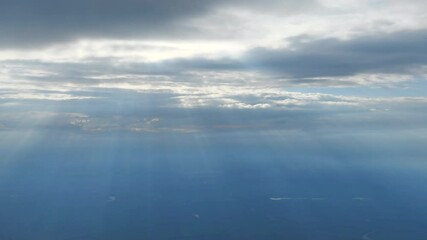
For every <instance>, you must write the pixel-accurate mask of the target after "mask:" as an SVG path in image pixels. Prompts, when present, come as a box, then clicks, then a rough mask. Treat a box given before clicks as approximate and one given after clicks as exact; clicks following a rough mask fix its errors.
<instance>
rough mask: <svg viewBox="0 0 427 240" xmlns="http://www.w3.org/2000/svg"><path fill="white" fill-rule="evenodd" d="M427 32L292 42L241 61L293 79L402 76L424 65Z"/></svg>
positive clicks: (299, 39) (298, 39)
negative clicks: (385, 74)
mask: <svg viewBox="0 0 427 240" xmlns="http://www.w3.org/2000/svg"><path fill="white" fill-rule="evenodd" d="M425 52H427V31H425V30H423V31H405V32H396V33H392V34H381V35H375V36H367V37H360V38H356V39H350V40H339V39H334V38H328V39H321V40H313V39H310V38H306V37H300V38H295V39H294V41H293V42H292V43H291V46H290V48H286V49H267V48H257V49H253V50H251V51H249V52H248V53H247V54H246V55H245V56H244V58H243V61H244V62H245V64H246V65H249V66H250V67H251V68H253V69H260V70H263V71H266V72H271V73H275V74H278V75H282V76H286V77H294V78H312V77H330V76H349V75H355V74H359V73H405V72H408V71H409V70H411V69H412V68H417V67H420V66H422V65H426V64H427V55H426V54H425Z"/></svg>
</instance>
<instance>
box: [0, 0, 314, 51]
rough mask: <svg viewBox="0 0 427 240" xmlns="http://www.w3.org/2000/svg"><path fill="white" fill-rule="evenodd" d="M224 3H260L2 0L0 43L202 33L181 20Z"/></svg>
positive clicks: (307, 1)
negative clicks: (185, 24)
mask: <svg viewBox="0 0 427 240" xmlns="http://www.w3.org/2000/svg"><path fill="white" fill-rule="evenodd" d="M314 2H315V1H313V0H304V1H300V2H298V3H296V2H295V1H285V2H283V1H277V0H269V1H268V3H266V4H263V6H264V7H263V8H262V9H270V7H265V6H271V9H274V8H275V7H276V8H277V6H279V5H280V6H282V9H283V10H287V12H291V11H292V10H295V11H301V10H302V9H304V8H307V6H309V5H311V4H312V3H313V4H314ZM223 5H227V6H228V7H237V6H239V7H243V8H259V7H260V6H259V5H260V4H259V3H257V1H250V2H245V1H242V0H233V1H225V0H220V1H214V0H198V1H194V0H123V1H112V0H108V1H101V0H76V1H53V0H41V1H29V0H17V1H14V0H1V1H0V32H1V33H2V34H1V37H0V45H3V46H7V47H34V46H39V45H46V44H49V43H56V42H61V41H68V40H73V39H76V38H113V39H121V38H148V39H153V38H171V37H175V38H185V37H186V36H193V37H194V36H196V38H203V37H204V36H203V34H201V33H200V31H201V29H202V28H203V26H195V27H188V26H187V27H185V26H184V25H183V24H181V23H182V21H184V20H188V19H192V18H194V17H198V16H203V15H204V14H207V13H209V12H210V11H212V10H213V9H215V8H217V7H219V6H223Z"/></svg>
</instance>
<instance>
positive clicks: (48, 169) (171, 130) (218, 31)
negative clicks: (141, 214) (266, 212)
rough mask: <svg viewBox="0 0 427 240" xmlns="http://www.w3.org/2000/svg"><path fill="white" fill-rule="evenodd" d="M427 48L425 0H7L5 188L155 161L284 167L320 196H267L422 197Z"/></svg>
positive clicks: (2, 24)
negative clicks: (342, 186) (321, 181)
mask: <svg viewBox="0 0 427 240" xmlns="http://www.w3.org/2000/svg"><path fill="white" fill-rule="evenodd" d="M426 53H427V2H426V1H425V0H409V1H398V0H357V1H356V0H346V1H342V0H299V1H296V0H280V1H279V0H263V1H257V0H246V1H244V0H215V1H214V0H198V1H192V0H122V1H112V0H103V1H100V0H75V1H54V0H39V1H31V0H0V157H1V160H0V166H1V168H2V169H3V170H1V171H0V185H1V186H7V185H8V183H10V182H15V181H14V180H16V179H20V181H22V182H23V183H22V184H23V186H27V184H30V183H31V182H32V181H34V179H39V180H40V178H41V177H42V178H43V177H46V176H47V179H48V180H46V181H49V179H50V180H52V179H57V180H58V179H61V176H63V175H61V174H65V175H66V176H68V177H69V175H67V174H68V172H67V173H66V171H67V170H66V168H67V167H70V168H73V167H79V168H80V171H83V170H84V171H89V172H90V171H96V170H95V169H96V168H99V169H101V170H100V171H104V172H105V174H106V175H102V174H101V175H102V177H105V178H107V175H108V176H110V175H111V174H112V173H111V172H108V171H113V170H111V168H114V167H112V166H118V167H119V168H120V167H121V168H123V169H128V170H126V171H131V170H130V169H132V166H134V167H136V168H138V167H137V166H139V167H141V166H140V165H138V164H137V163H136V162H135V161H136V159H140V158H142V159H148V160H144V161H155V159H161V160H158V161H160V163H157V165H156V164H154V163H151V162H150V164H153V166H152V165H150V164H149V165H150V166H152V167H153V168H155V169H156V171H157V170H159V169H163V168H165V169H178V170H177V171H178V172H179V171H182V172H181V173H182V174H184V173H188V174H193V173H194V171H195V172H200V171H201V172H203V173H206V171H208V170H212V169H214V170H215V171H218V172H220V173H221V172H223V174H224V175H226V176H229V175H228V174H229V173H230V171H231V172H233V173H234V170H230V169H234V168H235V167H236V166H237V167H236V168H237V169H239V168H241V169H243V170H240V172H239V171H237V170H236V171H237V172H239V173H240V174H243V175H242V176H246V175H245V174H249V173H251V174H254V175H255V176H257V177H259V178H260V179H261V178H262V179H264V178H265V177H266V176H267V175H268V174H267V173H268V172H270V173H271V174H273V176H276V175H277V177H278V176H280V173H279V172H276V171H275V170H274V169H275V168H279V169H282V170H283V171H284V172H286V173H289V174H291V175H292V174H296V175H295V176H298V177H295V178H290V180H289V179H288V181H290V182H289V183H288V185H289V186H290V185H292V184H293V183H295V184H296V185H298V184H302V185H301V186H302V188H303V187H305V188H304V189H306V190H307V191H306V192H304V191H303V192H298V191H296V192H295V191H294V192H293V190H292V191H291V190H289V192H287V191H286V189H285V190H283V191H279V190H277V189H275V188H274V189H275V190H274V191H273V190H272V192H271V194H270V193H267V192H266V191H267V190H269V189H270V188H268V187H267V188H266V189H264V190H263V192H264V193H265V194H266V195H265V196H262V197H263V198H265V199H270V198H272V199H273V200H286V199H288V200H289V199H294V198H295V197H301V195H304V197H305V198H314V199H317V198H319V195H320V197H322V196H324V195H327V196H329V195H328V194H330V193H331V191H328V190H327V187H325V188H321V189H324V190H325V192H323V193H322V192H321V191H320V192H319V191H318V189H317V190H316V187H315V186H317V185H315V184H314V182H315V180H313V179H316V178H317V177H318V176H326V179H327V180H325V181H326V182H325V186H326V185H328V184H333V182H334V181H335V178H334V177H332V178H329V177H330V176H334V175H335V176H345V175H346V174H348V175H351V176H355V178H354V179H359V178H357V177H356V176H369V179H370V180H366V179H364V180H363V181H361V182H363V184H366V185H364V186H365V187H361V188H357V187H356V189H358V190H357V191H356V190H355V192H347V190H345V191H344V190H342V191H340V190H336V188H334V189H335V190H334V191H332V192H333V193H334V194H335V193H337V194H340V193H344V192H345V194H344V195H345V196H347V195H348V198H349V199H352V198H354V199H356V200H357V199H359V200H360V199H371V198H372V196H371V195H372V194H373V192H374V190H373V189H374V188H375V186H384V188H387V189H392V187H391V186H393V185H397V186H398V187H397V189H394V190H390V191H392V192H393V194H391V193H390V194H391V195H392V196H398V195H401V194H410V195H411V196H412V198H411V199H413V200H414V199H416V201H417V203H420V202H422V201H421V200H426V199H427V194H426V193H425V191H421V190H420V189H419V188H417V187H419V184H420V182H419V180H421V179H424V178H423V177H422V176H423V175H425V173H426V171H427V168H426V167H427V165H426V162H425V156H426V154H427V150H426V148H425V146H426V144H427V54H426ZM174 156H175V157H174ZM194 158H197V159H199V160H200V162H197V161H195V160H194ZM123 159H125V160H123ZM126 159H127V160H126ZM174 159H175V160H174ZM185 159H187V160H185ZM188 159H191V160H188ZM224 159H232V160H230V161H231V163H229V164H231V165H227V163H226V160H224ZM242 159H246V160H247V162H245V161H244V160H242ZM102 160H105V162H103V161H102ZM122 160H123V162H122V163H117V162H120V161H122ZM141 161H143V160H141ZM175 161H178V162H179V163H177V162H175ZM73 162H74V165H73ZM263 163H264V164H265V165H262V164H263ZM121 164H122V165H121ZM125 164H128V165H126V166H127V167H128V168H126V166H125ZM140 164H142V163H140ZM147 164H148V163H147ZM144 166H145V165H144ZM31 168H34V171H35V173H32V174H29V173H28V172H27V170H28V169H31ZM53 168H54V169H56V170H55V171H56V172H55V171H54V170H53ZM121 168H120V169H121ZM82 169H83V170H82ZM227 169H228V170H227ZM257 169H258V170H257ZM193 170H194V171H193ZM196 170H197V171H196ZM226 170H227V171H226ZM246 170H247V171H246ZM64 171H65V172H64ZM70 171H71V170H70ZM76 171H77V172H79V170H76ZM159 171H160V170H159ZM189 171H190V172H189ZM191 171H193V172H191ZM212 171H213V170H212ZM104 172H103V173H104ZM113 172H114V171H113ZM80 173H81V172H80ZM297 173H298V174H297ZM26 174H29V175H26ZM33 174H35V175H33ZM46 174H47V175H46ZM162 174H166V173H164V172H162ZM65 175H64V176H65ZM184 175H185V174H184ZM220 175H221V174H220ZM220 175H218V176H217V175H215V176H216V177H218V178H219V176H220ZM231 175H233V174H231V173H230V176H231ZM313 175H315V176H316V177H313ZM327 176H329V177H327ZM376 176H382V177H376ZM409 176H413V178H410V177H409ZM230 178H231V177H230ZM242 178H243V179H245V177H242ZM299 178H301V179H299ZM43 179H44V178H43ZM256 179H257V178H256ZM268 179H270V178H268ZM292 179H293V180H292ZM295 179H299V180H295ZM354 179H353V180H354ZM98 180H99V181H101V178H100V179H98ZM140 180H141V179H139V178H138V181H140ZM252 180H253V179H252ZM252 180H250V181H252ZM353 180H351V181H350V180H348V179H347V180H345V181H344V182H345V183H347V184H350V183H349V182H351V183H352V184H353V183H354V182H352V181H353ZM424 180H425V179H424ZM58 181H59V183H61V181H60V180H58ZM79 181H80V182H79V183H76V184H77V185H78V184H84V181H83V180H82V179H80V180H79ZM81 181H83V183H82V182H81ZM165 181H166V180H165ZM171 181H172V180H171ZM223 181H225V182H227V180H223ZM230 181H231V180H230ZM253 181H254V182H256V181H255V180H253ZM266 181H267V182H269V181H270V180H266ZM271 181H273V180H271ZM292 181H293V182H292ZM346 181H347V182H346ZM354 181H356V180H354ZM369 181H370V182H369ZM35 182H36V183H37V187H39V189H42V190H43V189H44V190H46V191H45V192H46V194H48V193H47V192H49V194H52V193H51V192H50V191H47V189H48V187H46V186H45V185H43V184H44V182H43V184H42V183H41V182H37V181H35ZM166 182H167V181H166ZM219 182H220V180H218V182H216V184H219ZM356 182H357V181H356ZM59 183H58V184H59ZM270 183H271V182H270ZM291 183H292V184H291ZM311 183H312V184H311ZM40 184H41V185H40ZM64 184H65V183H64ZM67 184H71V183H69V182H67ZM67 184H65V185H64V186H74V185H73V184H71V185H67ZM90 184H95V183H93V182H91V183H90ZM99 184H100V183H99ZM117 184H118V185H119V186H120V184H119V183H117ZM183 184H184V183H183ZM274 184H277V183H276V182H274ZM354 184H355V183H354ZM360 184H362V183H360ZM356 185H357V184H356ZM94 186H97V187H98V189H99V188H101V186H103V188H102V189H104V188H105V189H107V188H106V187H105V186H104V185H102V184H101V185H96V184H95V185H94ZM256 186H258V185H256ZM274 186H276V185H274ZM322 186H323V185H322ZM348 186H349V185H347V187H348ZM366 186H369V187H366ZM44 187H45V188H44ZM58 187H59V186H58ZM118 188H120V187H118ZM302 188H301V189H302ZM379 188H381V187H379ZM5 189H7V190H5ZM17 189H18V190H16V189H15V190H13V189H12V188H11V189H9V188H4V189H3V190H0V198H1V197H4V196H8V197H10V196H15V195H16V196H18V195H19V194H17V193H16V191H17V192H19V191H22V192H25V191H27V190H28V189H27V188H26V187H23V188H22V189H21V190H19V189H20V188H17ZM184 189H185V187H184ZM271 189H273V187H271ZM271 189H270V190H271ZM291 189H292V188H291ZM301 189H300V190H301ZM366 189H369V191H367V192H365V193H364V192H363V190H366ZM51 190H52V189H51ZM246 190H247V192H246V193H247V194H252V191H255V190H253V189H246ZM105 191H106V192H105V193H102V194H106V195H105V198H106V199H107V201H110V200H111V199H113V200H115V199H116V195H118V194H117V193H116V194H113V193H107V192H108V191H109V190H108V191H107V190H105ZM242 191H243V190H242ZM343 191H344V192H343ZM418 191H419V192H418ZM22 192H21V194H23V193H22ZM56 193H57V192H56ZM291 193H293V194H294V195H292V194H291ZM314 193H316V194H314ZM57 194H58V193H57ZM84 194H87V193H86V192H85V193H84ZM102 194H101V195H102ZM289 194H290V195H292V196H289ZM295 194H296V195H298V194H299V196H295ZM363 194H365V195H367V196H365V195H363ZM110 195H114V197H113V198H111V196H110ZM30 197H34V195H31V194H30ZM334 197H336V194H335V195H334V196H332V197H331V196H329V198H334ZM383 197H384V196H383ZM119 198H120V197H119V196H117V199H119ZM379 198H381V197H379ZM108 199H109V200H108ZM297 199H298V198H297ZM113 200H111V201H113ZM1 201H3V200H0V202H1ZM57 201H59V202H60V201H62V200H57ZM402 201H403V200H402ZM414 201H415V200H414ZM57 203H58V202H57ZM405 203H406V204H407V206H408V207H409V206H410V205H411V203H410V202H405ZM414 206H419V205H416V204H415V205H414ZM32 214H33V215H34V216H35V215H37V214H36V213H34V212H33V213H32ZM191 214H193V215H194V214H195V213H190V215H191ZM194 216H196V215H194ZM197 216H199V215H197ZM197 218H198V217H197ZM2 219H4V218H2V217H1V216H0V221H1V220H2ZM18 222H19V219H16V224H17V225H19V224H18ZM46 224H47V223H46ZM28 229H32V228H31V227H29V228H28ZM37 229H39V228H37ZM10 231H13V230H10ZM10 231H9V232H1V231H0V236H6V238H7V237H8V236H10V235H11V234H12V232H10ZM40 231H41V230H40ZM366 231H367V232H368V235H366V236H365V238H363V239H365V240H366V239H368V240H369V239H371V238H372V239H374V238H373V237H371V238H370V237H369V234H370V232H369V229H367V230H366ZM38 233H39V235H37V236H40V239H45V238H43V237H46V235H43V234H46V232H38ZM365 233H366V232H365ZM2 234H3V235H2ZM49 234H56V233H49ZM153 234H154V235H155V233H153ZM113 235H114V234H113ZM154 235H153V236H154ZM360 235H361V236H364V235H363V232H362V233H361V234H360ZM49 236H50V235H49ZM54 236H56V235H54ZM384 236H385V235H384ZM157 238H158V239H162V238H161V237H157ZM9 239H11V238H9ZM16 239H26V237H25V236H22V238H19V237H18V238H16ZM27 239H28V238H27ZM35 239H37V238H35ZM58 239H59V238H58ZM64 239H65V238H64ZM103 239H108V238H103ZM112 239H113V238H112ZM129 239H132V238H129ZM135 239H136V238H135ZM164 239H167V238H164ZM277 239H279V238H277ZM308 239H311V238H308ZM325 239H326V238H325ZM378 239H381V238H378ZM384 239H387V238H386V237H384ZM388 239H392V238H390V236H388ZM413 239H418V238H416V236H413ZM420 239H421V238H420Z"/></svg>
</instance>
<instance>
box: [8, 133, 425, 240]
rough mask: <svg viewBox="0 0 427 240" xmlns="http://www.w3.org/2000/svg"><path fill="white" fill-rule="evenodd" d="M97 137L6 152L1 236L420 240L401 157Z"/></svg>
mask: <svg viewBox="0 0 427 240" xmlns="http://www.w3.org/2000/svg"><path fill="white" fill-rule="evenodd" d="M98 137H99V138H98V139H97V138H95V137H92V136H86V137H80V138H78V139H70V138H67V139H62V138H61V137H58V136H51V135H43V136H41V137H40V136H39V137H38V138H37V139H33V140H32V143H31V144H26V145H25V146H16V148H15V149H13V147H12V143H13V142H14V141H12V140H13V139H14V138H13V137H11V138H10V140H9V142H10V144H9V149H7V148H6V147H7V146H6V145H7V144H3V146H6V147H4V148H3V149H2V152H3V153H8V154H9V155H7V154H4V160H3V162H2V163H1V164H2V166H1V168H0V226H1V227H0V239H4V240H119V239H120V240H141V239H153V240H163V239H164V240H166V239H171V240H173V239H188V240H218V239H224V240H225V239H230V240H231V239H233V240H235V239H242V240H261V239H269V240H283V239H289V240H299V239H301V240H335V239H336V240H347V239H348V240H353V239H354V240H402V239H408V240H425V239H426V238H427V231H426V229H427V190H426V189H427V188H426V187H425V184H426V183H427V175H426V174H425V171H424V169H420V168H417V167H413V166H412V165H410V164H409V163H408V164H407V165H405V164H403V165H402V162H404V161H405V159H399V164H394V165H393V164H391V163H390V164H388V162H387V161H390V162H392V160H390V159H387V158H386V157H385V156H382V155H378V154H372V153H371V155H373V156H374V157H372V156H371V157H367V156H366V154H357V153H354V155H355V156H351V155H349V154H347V155H346V154H339V151H338V150H337V151H333V152H332V153H325V152H322V151H323V150H321V148H313V147H309V146H305V147H304V146H300V148H299V149H296V150H295V148H294V147H287V146H284V145H282V144H280V143H276V144H270V143H268V144H258V145H256V146H255V145H253V144H251V143H250V141H249V143H246V144H245V143H233V139H232V138H231V139H230V138H229V141H228V142H227V141H226V142H222V141H219V140H218V141H216V140H212V139H210V140H209V141H210V142H209V143H207V138H203V137H202V138H199V139H197V138H196V140H194V139H193V140H192V141H190V140H188V139H187V140H186V143H183V144H179V140H180V137H179V136H174V137H175V140H174V141H175V143H174V144H169V143H171V141H172V140H171V136H165V139H163V140H162V141H163V143H162V142H161V141H160V142H155V143H152V142H151V143H150V142H147V141H146V142H144V141H139V140H135V139H137V138H135V139H133V140H132V139H131V138H130V137H128V136H116V137H115V138H112V137H111V136H103V137H102V136H101V137H100V136H98ZM248 137H249V136H248ZM239 138H240V139H242V138H244V137H242V136H239ZM111 139H115V140H114V141H112V140H111ZM221 139H223V138H222V137H221ZM298 144H300V143H298ZM383 150H384V149H383ZM383 150H382V151H383ZM346 151H347V150H346ZM346 156H347V157H346ZM348 156H350V157H348ZM381 157H382V158H381ZM384 162H385V163H386V164H384ZM380 163H381V164H380ZM402 166H403V167H402Z"/></svg>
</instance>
